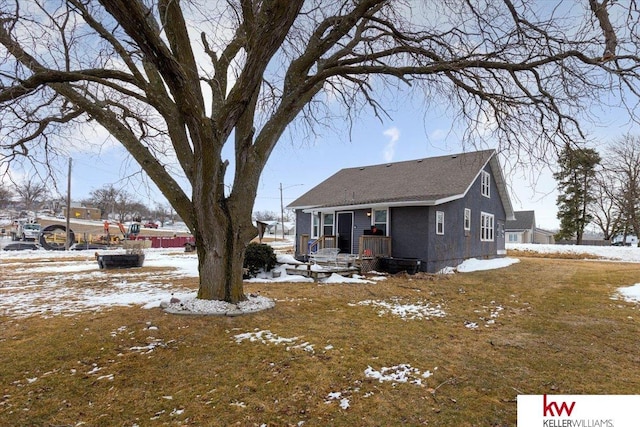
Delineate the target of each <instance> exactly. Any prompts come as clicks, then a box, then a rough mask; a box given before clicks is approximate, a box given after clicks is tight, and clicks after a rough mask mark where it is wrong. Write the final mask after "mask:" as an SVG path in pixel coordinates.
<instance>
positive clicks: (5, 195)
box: [0, 184, 13, 208]
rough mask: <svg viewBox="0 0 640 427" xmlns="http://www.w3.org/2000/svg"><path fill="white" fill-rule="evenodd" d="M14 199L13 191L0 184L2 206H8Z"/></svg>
mask: <svg viewBox="0 0 640 427" xmlns="http://www.w3.org/2000/svg"><path fill="white" fill-rule="evenodd" d="M12 199H13V192H12V191H11V190H10V189H9V188H7V187H5V186H4V185H2V184H0V208H6V207H7V206H9V203H10V202H11V200H12Z"/></svg>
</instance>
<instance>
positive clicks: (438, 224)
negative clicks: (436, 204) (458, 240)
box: [436, 211, 444, 235]
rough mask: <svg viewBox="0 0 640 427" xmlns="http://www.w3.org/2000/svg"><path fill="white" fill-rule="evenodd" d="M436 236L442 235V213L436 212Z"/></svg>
mask: <svg viewBox="0 0 640 427" xmlns="http://www.w3.org/2000/svg"><path fill="white" fill-rule="evenodd" d="M436 234H440V235H442V234H444V212H442V211H436Z"/></svg>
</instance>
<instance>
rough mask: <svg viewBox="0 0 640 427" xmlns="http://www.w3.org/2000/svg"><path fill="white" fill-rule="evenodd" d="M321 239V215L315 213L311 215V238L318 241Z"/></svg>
mask: <svg viewBox="0 0 640 427" xmlns="http://www.w3.org/2000/svg"><path fill="white" fill-rule="evenodd" d="M318 237H320V214H319V213H317V212H314V213H312V214H311V238H312V239H317V238H318Z"/></svg>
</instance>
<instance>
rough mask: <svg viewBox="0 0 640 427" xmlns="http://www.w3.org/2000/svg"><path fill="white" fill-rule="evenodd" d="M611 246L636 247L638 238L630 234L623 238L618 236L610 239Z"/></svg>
mask: <svg viewBox="0 0 640 427" xmlns="http://www.w3.org/2000/svg"><path fill="white" fill-rule="evenodd" d="M611 244H612V245H613V246H638V238H637V237H636V236H634V235H632V234H628V235H626V236H623V235H621V234H618V235H617V236H614V237H613V239H611Z"/></svg>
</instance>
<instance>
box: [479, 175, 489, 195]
mask: <svg viewBox="0 0 640 427" xmlns="http://www.w3.org/2000/svg"><path fill="white" fill-rule="evenodd" d="M481 180H482V181H481V192H482V195H483V196H484V197H491V175H490V174H489V172H487V171H482V174H481Z"/></svg>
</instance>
